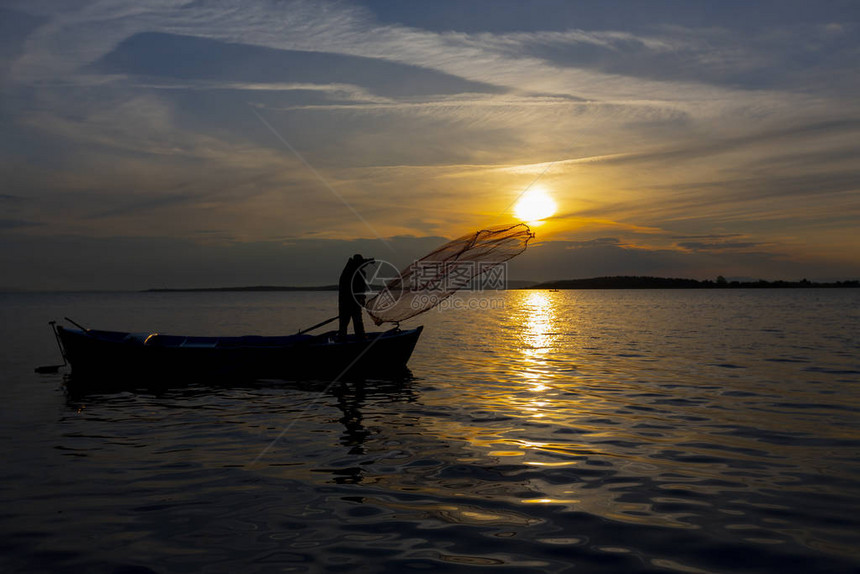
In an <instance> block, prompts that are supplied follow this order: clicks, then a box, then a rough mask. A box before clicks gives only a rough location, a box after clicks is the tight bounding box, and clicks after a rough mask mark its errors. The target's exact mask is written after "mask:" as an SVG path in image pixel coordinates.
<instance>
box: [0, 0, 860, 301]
mask: <svg viewBox="0 0 860 574" xmlns="http://www.w3.org/2000/svg"><path fill="white" fill-rule="evenodd" d="M858 6H860V4H858V3H856V2H845V1H830V2H827V1H825V2H815V3H811V2H800V1H793V0H787V1H779V2H777V1H762V2H740V1H724V2H670V1H649V2H599V3H598V2H562V1H554V0H552V1H551V0H547V1H534V2H516V1H513V0H511V1H508V0H494V1H489V0H488V1H447V0H442V1H435V2H395V1H391V0H384V1H368V2H308V1H306V2H294V1H281V0H268V1H260V0H251V1H245V2H225V1H217V2H215V1H173V0H171V1H168V0H150V1H146V0H141V1H134V2H131V1H109V0H101V1H97V2H83V1H69V0H53V1H51V0H45V1H42V0H28V1H20V2H17V1H11V2H6V3H4V4H3V7H0V182H2V188H0V209H2V211H0V246H1V247H2V251H0V264H2V266H3V268H4V274H3V276H4V278H3V279H2V280H0V288H15V289H17V288H22V289H67V288H68V289H89V288H101V289H111V288H121V289H137V288H147V287H166V286H175V287H189V286H213V285H218V286H220V285H248V284H272V283H274V284H320V283H331V282H333V281H334V279H335V278H336V276H337V274H338V272H339V269H340V267H341V266H342V262H343V261H344V260H345V259H346V257H348V256H349V255H350V254H352V253H353V252H355V251H356V250H363V251H365V252H366V253H368V254H374V255H376V256H377V257H382V258H387V259H391V260H393V261H394V262H395V263H404V262H406V261H408V260H409V259H410V258H412V257H415V256H418V255H421V254H422V252H423V251H424V250H428V249H430V248H432V247H433V246H435V245H436V244H438V243H439V242H441V241H444V239H445V238H451V237H455V236H459V235H462V234H464V233H467V232H469V231H472V230H474V229H477V228H479V227H482V226H486V225H492V224H497V223H503V222H506V221H510V220H512V218H514V215H513V214H512V213H511V211H510V205H511V203H512V202H513V201H514V199H515V198H516V197H517V196H518V195H519V194H520V193H521V192H522V190H523V189H525V188H526V187H527V186H529V184H530V183H531V182H533V181H534V180H535V179H536V178H538V179H539V181H538V183H537V185H539V186H541V187H542V188H543V189H544V190H545V191H546V193H547V194H549V195H550V196H551V197H552V198H553V199H554V200H555V201H556V203H557V205H558V212H557V214H556V215H555V216H554V217H553V218H551V219H550V220H547V221H546V222H545V223H543V224H542V225H541V226H539V227H538V228H537V232H538V239H539V242H538V243H537V244H536V245H535V246H534V247H533V248H531V249H530V250H529V251H528V252H527V253H526V254H524V255H523V256H521V257H520V258H519V259H518V260H517V261H516V263H515V264H514V265H513V268H512V270H511V271H512V275H513V276H515V277H518V278H522V279H536V280H545V279H560V278H577V277H590V276H595V275H605V274H613V275H614V274H651V275H671V276H688V277H697V278H712V277H715V276H716V275H718V274H722V275H725V276H737V277H753V278H758V277H761V278H766V279H776V278H785V279H800V278H802V277H808V278H810V279H849V278H858V277H860V239H858V235H860V234H858V233H857V232H856V229H857V228H858V224H859V223H860V193H858V189H860V161H858V160H860V147H858V142H860V137H858V136H860V104H858V102H860V97H858V96H860V74H859V73H858V65H857V62H858V61H860V41H858V37H860V34H858V21H860V8H858ZM379 238H383V239H384V240H382V241H381V240H380V239H379Z"/></svg>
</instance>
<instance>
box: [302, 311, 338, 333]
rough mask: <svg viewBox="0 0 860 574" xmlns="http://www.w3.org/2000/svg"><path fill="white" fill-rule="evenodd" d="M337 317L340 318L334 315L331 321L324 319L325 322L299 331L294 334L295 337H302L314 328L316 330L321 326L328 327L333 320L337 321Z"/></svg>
mask: <svg viewBox="0 0 860 574" xmlns="http://www.w3.org/2000/svg"><path fill="white" fill-rule="evenodd" d="M338 317H340V315H335V316H334V317H332V318H331V319H326V320H325V321H323V322H322V323H317V324H316V325H314V326H313V327H308V328H307V329H302V330H301V331H299V332H298V333H296V335H304V334H305V333H307V332H308V331H313V330H314V329H316V328H318V327H322V326H323V325H328V324H329V323H331V322H332V321H334V320H335V319H337V318H338Z"/></svg>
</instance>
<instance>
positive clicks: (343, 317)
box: [337, 310, 350, 339]
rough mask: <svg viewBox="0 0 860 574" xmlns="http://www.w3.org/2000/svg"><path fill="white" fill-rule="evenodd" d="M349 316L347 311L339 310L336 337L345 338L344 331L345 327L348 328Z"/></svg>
mask: <svg viewBox="0 0 860 574" xmlns="http://www.w3.org/2000/svg"><path fill="white" fill-rule="evenodd" d="M349 316H350V314H349V313H348V312H347V311H345V310H341V312H340V316H339V317H338V319H339V323H338V329H337V336H338V337H340V338H341V339H343V338H345V337H346V329H347V327H349Z"/></svg>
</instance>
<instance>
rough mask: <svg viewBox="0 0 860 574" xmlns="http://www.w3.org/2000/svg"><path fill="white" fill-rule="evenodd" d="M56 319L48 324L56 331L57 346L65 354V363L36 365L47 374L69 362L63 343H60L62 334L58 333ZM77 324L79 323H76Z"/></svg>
mask: <svg viewBox="0 0 860 574" xmlns="http://www.w3.org/2000/svg"><path fill="white" fill-rule="evenodd" d="M56 324H57V322H56V321H50V322H49V323H48V325H50V326H51V330H52V331H53V332H54V337H56V339H57V346H58V347H59V348H60V354H61V355H62V356H63V364H62V365H42V366H41V367H36V372H37V373H39V374H47V373H56V372H57V371H59V370H60V369H61V368H63V367H65V366H66V365H67V364H68V362H67V361H66V353H64V352H63V345H62V344H61V343H60V336H59V335H58V334H57V328H56V327H55V325H56ZM76 324H77V323H76Z"/></svg>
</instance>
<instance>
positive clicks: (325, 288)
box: [141, 285, 337, 293]
mask: <svg viewBox="0 0 860 574" xmlns="http://www.w3.org/2000/svg"><path fill="white" fill-rule="evenodd" d="M211 291H214V292H222V291H225V292H226V291H257V292H267V291H337V285H318V286H314V287H295V286H291V285H283V286H279V285H256V286H250V287H190V288H187V289H182V288H180V289H171V288H157V289H144V290H143V291H141V293H201V292H211Z"/></svg>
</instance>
